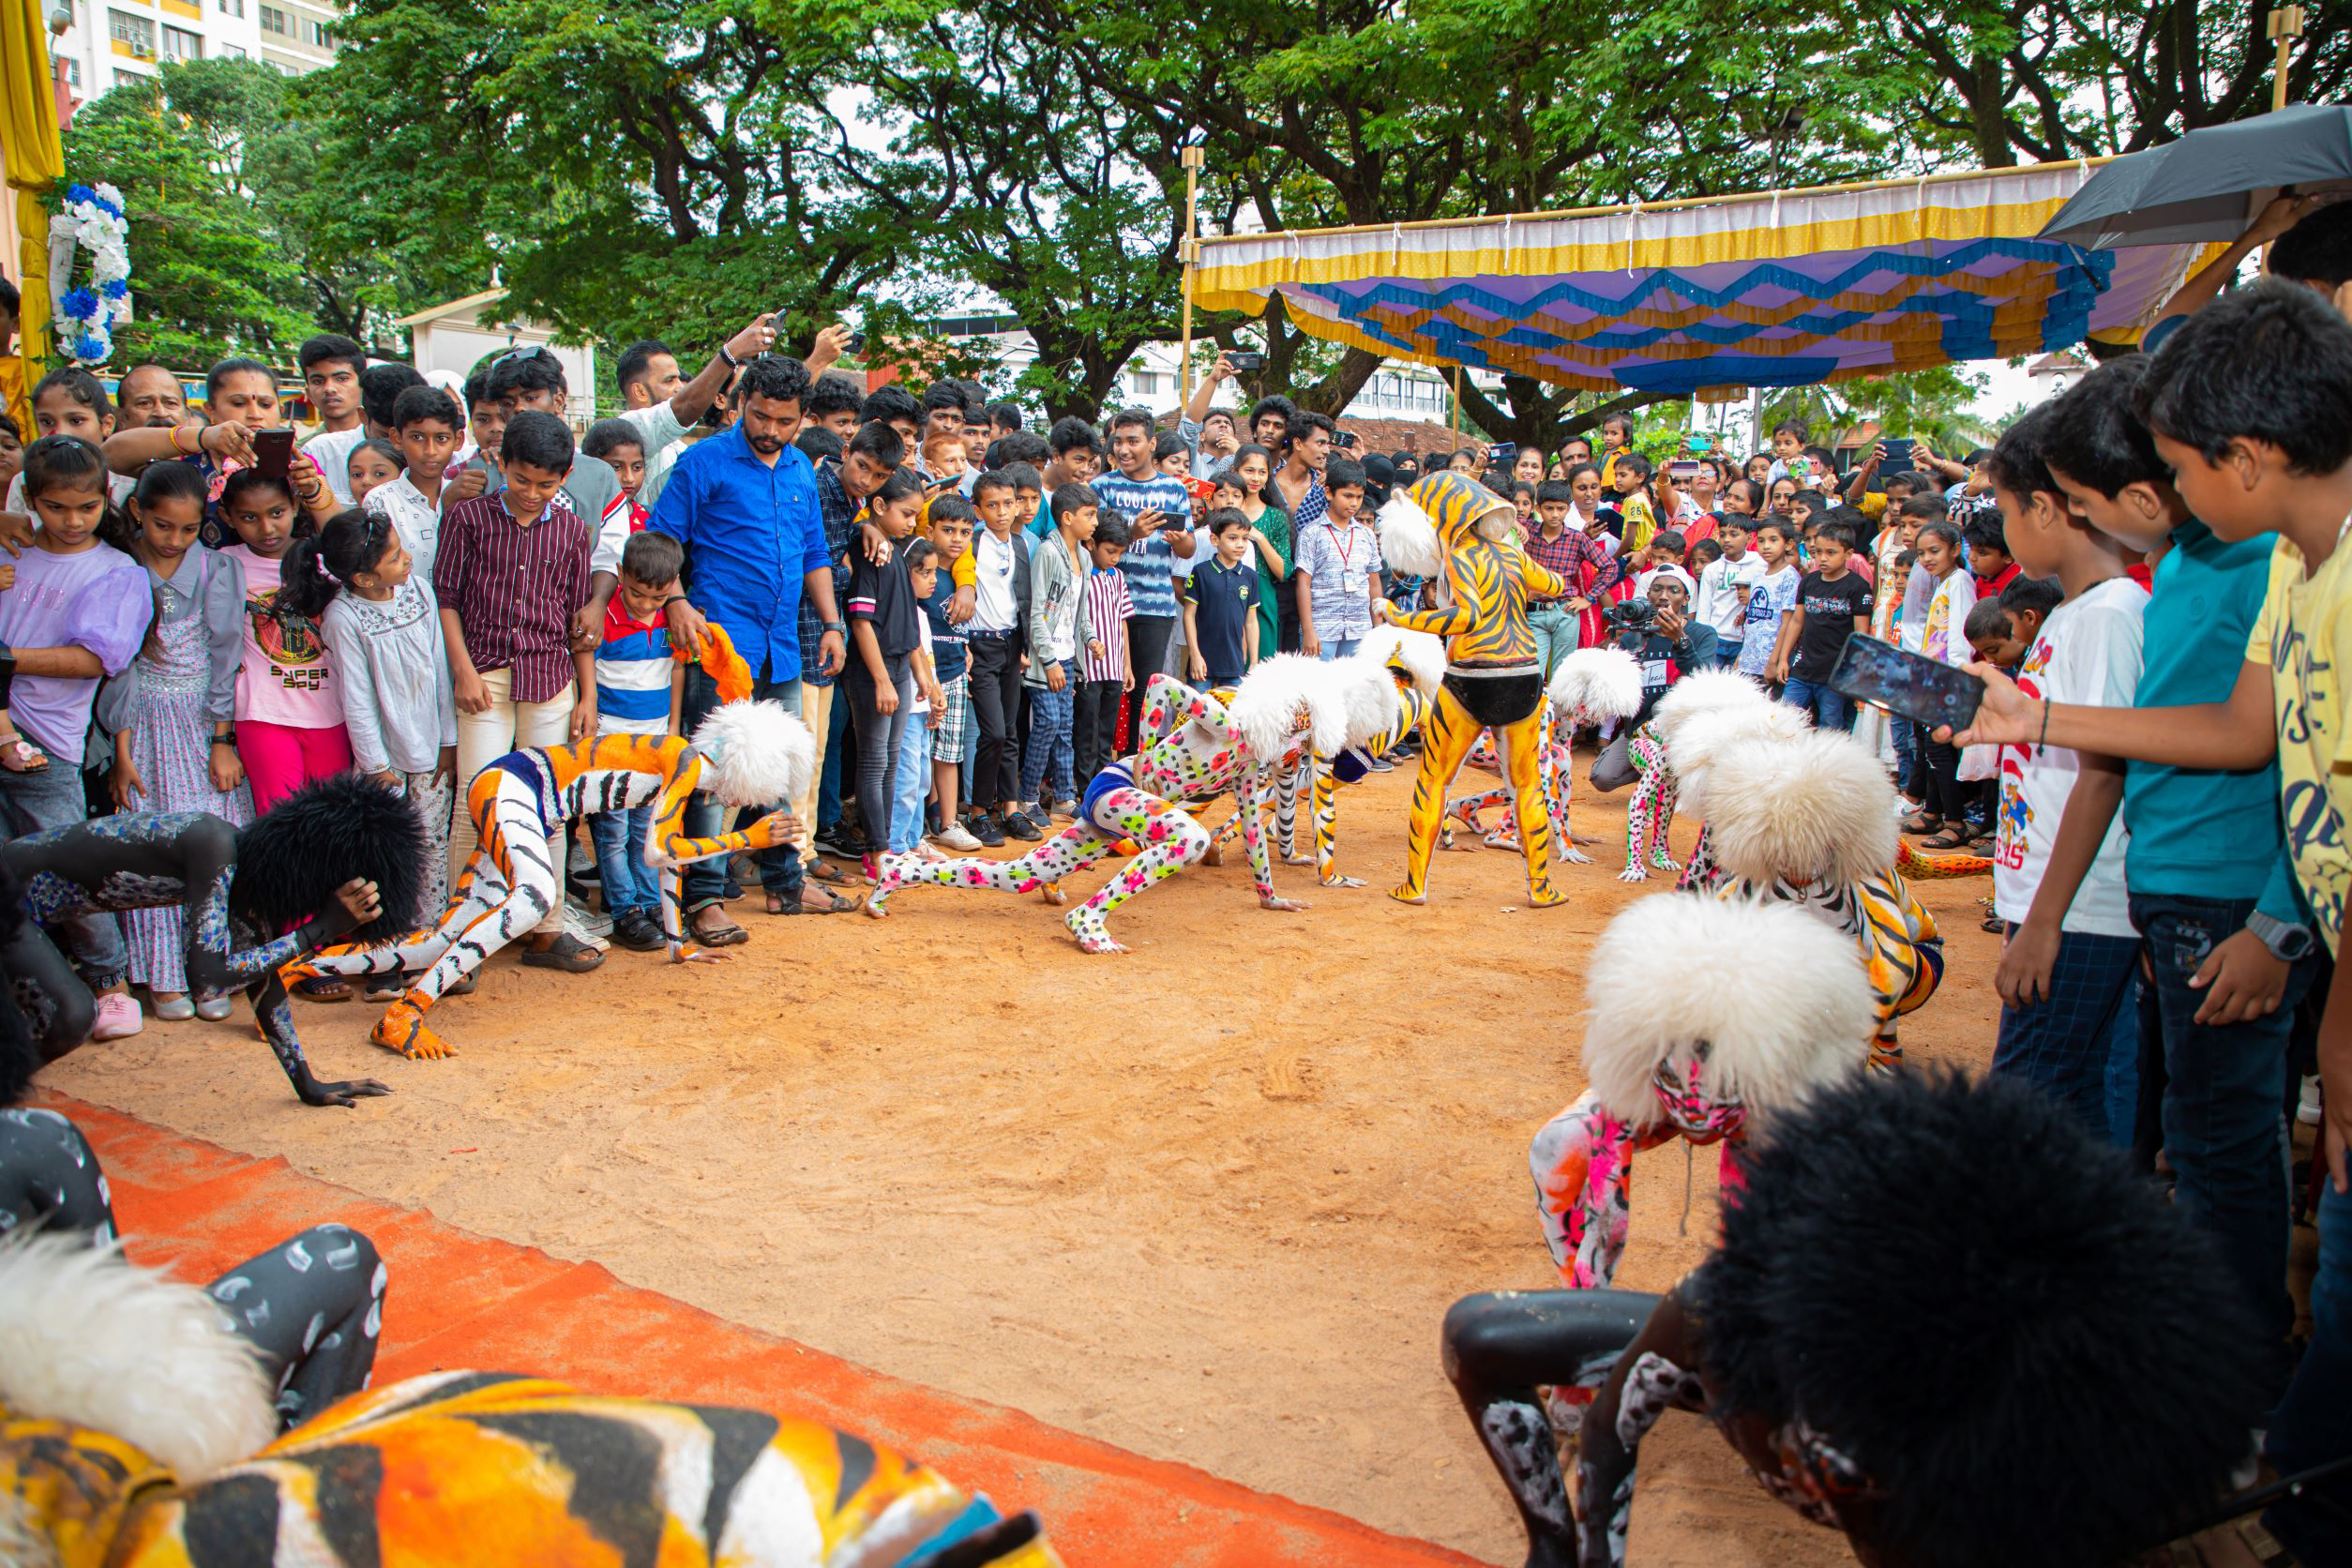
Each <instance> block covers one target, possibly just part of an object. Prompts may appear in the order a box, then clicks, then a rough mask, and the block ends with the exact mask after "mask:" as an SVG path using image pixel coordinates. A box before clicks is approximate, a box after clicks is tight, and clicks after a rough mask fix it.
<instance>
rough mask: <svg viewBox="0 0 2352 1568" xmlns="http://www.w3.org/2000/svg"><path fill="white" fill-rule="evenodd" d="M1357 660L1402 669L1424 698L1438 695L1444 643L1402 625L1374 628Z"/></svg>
mask: <svg viewBox="0 0 2352 1568" xmlns="http://www.w3.org/2000/svg"><path fill="white" fill-rule="evenodd" d="M1355 656H1356V657H1357V658H1364V659H1370V660H1372V661H1373V662H1375V663H1377V664H1395V665H1399V666H1401V667H1403V669H1404V671H1405V672H1406V674H1408V675H1410V677H1412V683H1413V685H1414V686H1417V687H1419V688H1420V691H1421V695H1422V696H1424V697H1435V696H1436V695H1437V694H1438V683H1439V682H1440V681H1442V680H1444V679H1445V640H1444V639H1443V638H1440V637H1433V636H1431V635H1430V634H1429V633H1427V632H1425V631H1407V630H1406V629H1405V628H1404V627H1402V626H1374V627H1373V628H1372V634H1371V635H1370V636H1369V637H1366V638H1365V639H1364V646H1363V647H1361V648H1359V649H1357V650H1356V653H1355Z"/></svg>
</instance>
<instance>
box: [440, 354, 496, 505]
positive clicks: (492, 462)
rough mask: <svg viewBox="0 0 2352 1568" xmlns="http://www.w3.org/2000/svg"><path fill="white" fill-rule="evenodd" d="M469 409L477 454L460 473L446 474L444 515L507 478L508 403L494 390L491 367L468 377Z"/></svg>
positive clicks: (467, 409) (467, 404) (469, 429)
mask: <svg viewBox="0 0 2352 1568" xmlns="http://www.w3.org/2000/svg"><path fill="white" fill-rule="evenodd" d="M465 411H466V429H467V430H468V431H469V432H470V433H471V434H472V435H473V437H474V455H473V456H472V457H470V458H468V459H466V460H465V461H464V462H463V463H462V464H460V466H459V468H458V470H457V472H456V473H454V474H448V475H446V477H447V478H448V480H449V483H448V485H447V486H446V487H445V488H444V489H443V490H442V492H441V512H442V515H443V516H444V517H446V516H448V514H449V508H450V507H452V506H454V505H457V504H458V503H459V502H460V501H471V500H473V499H474V498H475V496H477V495H489V494H491V493H493V492H494V491H496V490H497V489H498V487H499V486H500V485H501V484H503V483H504V482H505V481H504V480H502V479H501V478H500V477H499V473H498V454H499V451H500V450H501V449H502V448H503V447H504V445H505V437H506V404H505V400H503V399H501V398H499V397H496V396H495V395H493V394H492V393H491V391H490V371H489V370H488V369H480V370H476V371H475V372H474V373H473V374H472V375H470V376H468V377H466V378H465Z"/></svg>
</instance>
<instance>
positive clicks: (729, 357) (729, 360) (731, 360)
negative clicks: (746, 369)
mask: <svg viewBox="0 0 2352 1568" xmlns="http://www.w3.org/2000/svg"><path fill="white" fill-rule="evenodd" d="M718 357H719V358H720V359H722V360H724V361H725V362H726V365H727V368H728V369H731V370H740V369H743V361H742V360H740V359H737V358H736V357H735V356H734V355H733V354H730V353H728V352H727V345H726V344H724V343H721V344H719V345H718Z"/></svg>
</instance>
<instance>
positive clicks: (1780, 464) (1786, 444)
mask: <svg viewBox="0 0 2352 1568" xmlns="http://www.w3.org/2000/svg"><path fill="white" fill-rule="evenodd" d="M1812 439H1813V428H1812V427H1811V426H1810V425H1807V424H1806V423H1805V422H1804V421H1803V420H1802V419H1784V420H1782V421H1781V422H1780V423H1779V424H1777V425H1774V426H1773V427H1772V468H1771V469H1770V470H1769V471H1768V472H1767V473H1766V474H1765V475H1764V482H1765V483H1766V484H1768V485H1769V484H1771V483H1772V481H1773V480H1775V479H1780V478H1794V479H1795V480H1796V481H1797V483H1798V484H1799V485H1802V484H1804V483H1805V482H1806V480H1807V478H1808V477H1810V472H1809V471H1810V468H1811V465H1810V464H1808V463H1807V462H1806V461H1805V457H1804V452H1805V443H1806V442H1808V441H1810V440H1812Z"/></svg>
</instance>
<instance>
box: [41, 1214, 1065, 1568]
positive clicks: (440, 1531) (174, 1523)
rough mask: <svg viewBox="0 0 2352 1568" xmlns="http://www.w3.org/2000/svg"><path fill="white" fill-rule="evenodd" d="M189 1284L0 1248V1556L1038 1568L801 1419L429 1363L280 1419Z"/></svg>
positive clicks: (945, 1501) (255, 1366)
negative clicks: (283, 1425)
mask: <svg viewBox="0 0 2352 1568" xmlns="http://www.w3.org/2000/svg"><path fill="white" fill-rule="evenodd" d="M218 1320H219V1305H218V1304H216V1303H215V1301H214V1300H213V1298H212V1297H211V1296H210V1295H208V1294H206V1293H205V1292H204V1290H201V1289H197V1288H195V1287H193V1286H186V1285H176V1284H173V1283H171V1282H169V1281H167V1280H165V1279H163V1278H161V1277H160V1276H158V1275H157V1274H151V1273H149V1272H147V1271H145V1270H142V1269H138V1268H134V1267H132V1266H131V1265H130V1264H128V1263H127V1262H125V1261H124V1260H123V1259H122V1258H121V1257H120V1255H119V1254H117V1253H114V1252H113V1251H111V1250H99V1249H94V1248H92V1247H90V1246H89V1245H88V1244H87V1243H86V1242H84V1241H83V1240H82V1239H81V1238H78V1237H69V1236H57V1235H37V1236H30V1237H26V1236H18V1237H14V1238H10V1239H8V1240H7V1241H5V1242H0V1343H5V1344H7V1345H8V1347H9V1353H8V1356H7V1357H5V1358H0V1559H6V1560H8V1561H11V1562H14V1561H23V1560H30V1561H36V1562H52V1563H55V1564H58V1565H60V1568H209V1565H212V1564H231V1563H234V1564H236V1565H238V1568H271V1565H272V1564H281V1563H282V1564H284V1565H286V1568H366V1565H373V1564H378V1563H386V1564H401V1563H433V1564H436V1565H441V1568H468V1565H476V1564H478V1565H482V1568H490V1565H492V1564H500V1565H503V1564H507V1563H517V1562H535V1563H589V1562H614V1563H619V1562H632V1563H654V1562H656V1561H657V1562H659V1563H661V1564H662V1568H705V1565H708V1568H717V1565H720V1564H726V1565H729V1568H752V1565H760V1568H884V1565H887V1564H894V1563H901V1562H906V1561H909V1560H913V1559H916V1558H921V1559H922V1560H924V1561H925V1562H926V1563H929V1564H935V1565H937V1568H983V1565H993V1568H1059V1565H1060V1559H1059V1558H1058V1557H1057V1556H1056V1554H1055V1553H1054V1551H1053V1549H1052V1547H1051V1545H1049V1544H1048V1542H1047V1541H1046V1540H1045V1538H1044V1535H1043V1533H1042V1530H1041V1528H1040V1526H1039V1524H1038V1522H1037V1518H1036V1516H1035V1515H1033V1514H1018V1515H1013V1516H1011V1517H1009V1518H1007V1517H1005V1516H1003V1515H1001V1514H1000V1513H999V1512H998V1510H997V1509H996V1507H995V1505H994V1504H992V1503H991V1502H989V1501H988V1499H987V1498H985V1497H975V1496H970V1495H967V1494H966V1493H964V1492H963V1491H961V1490H960V1489H958V1488H957V1486H955V1485H953V1484H951V1483H950V1482H948V1481H947V1480H946V1479H945V1478H944V1477H942V1476H941V1475H940V1474H938V1473H937V1472H936V1471H934V1470H930V1469H928V1468H927V1467H926V1466H924V1465H922V1464H920V1463H917V1462H916V1461H914V1460H912V1459H909V1458H906V1457H903V1456H902V1455H897V1454H895V1453H893V1452H891V1451H890V1450H888V1449H884V1448H880V1447H877V1446H875V1445H873V1444H871V1443H868V1442H867V1441H866V1440H863V1439H861V1438H858V1437H854V1436H852V1435H851V1434H850V1433H847V1432H839V1431H836V1430H834V1429H832V1428H831V1427H827V1426H822V1425H817V1424H816V1423H814V1422H808V1421H803V1420H798V1419H793V1418H789V1417H782V1416H776V1415H770V1414H768V1413H766V1412H764V1411H761V1410H742V1409H733V1408H728V1407H722V1406H710V1405H686V1404H675V1403H669V1402H665V1401H657V1400H652V1399H636V1398H626V1397H619V1396H614V1395H603V1394H588V1393H583V1392H581V1391H580V1390H578V1389H574V1388H570V1387H567V1386H566V1385H565V1384H563V1383H560V1382H553V1381H549V1380H543V1379H537V1378H527V1377H517V1376H515V1375H513V1374H510V1373H503V1372H464V1371H439V1372H432V1373H428V1374H426V1375H425V1376H422V1377H417V1378H411V1379H409V1380H406V1381H404V1382H400V1383H396V1384H394V1385H392V1386H390V1387H388V1388H382V1389H378V1390H376V1391H375V1392H374V1393H372V1394H361V1395H356V1396H354V1397H351V1398H347V1399H344V1400H342V1401H341V1402H340V1403H339V1404H336V1405H334V1406H333V1407H331V1408H329V1409H327V1410H322V1411H319V1412H317V1413H315V1414H313V1415H312V1416H311V1417H310V1418H309V1420H307V1421H305V1422H304V1423H303V1424H302V1425H298V1426H296V1427H294V1429H293V1430H292V1431H290V1432H287V1433H285V1434H284V1435H282V1436H280V1435H279V1432H278V1420H277V1415H276V1412H275V1411H274V1410H273V1409H272V1405H271V1400H270V1393H269V1389H270V1384H269V1380H268V1378H267V1376H266V1375H265V1373H264V1369H263V1366H262V1365H261V1364H260V1363H259V1362H258V1361H257V1359H256V1357H255V1356H254V1355H253V1353H252V1352H251V1350H250V1349H248V1348H247V1347H246V1345H245V1344H244V1343H243V1342H242V1341H240V1340H238V1339H237V1338H235V1337H234V1336H233V1335H230V1334H222V1333H220V1332H219V1327H218Z"/></svg>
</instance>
